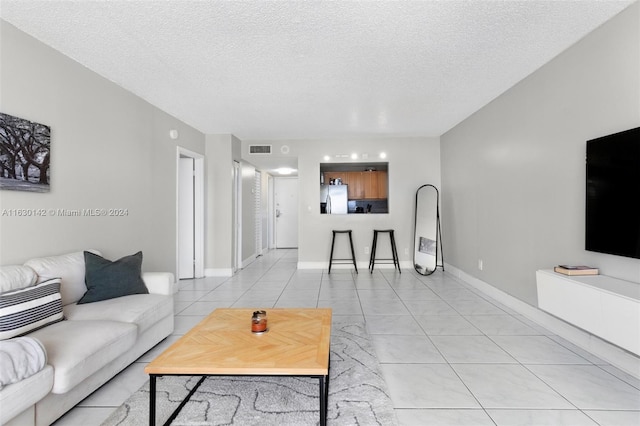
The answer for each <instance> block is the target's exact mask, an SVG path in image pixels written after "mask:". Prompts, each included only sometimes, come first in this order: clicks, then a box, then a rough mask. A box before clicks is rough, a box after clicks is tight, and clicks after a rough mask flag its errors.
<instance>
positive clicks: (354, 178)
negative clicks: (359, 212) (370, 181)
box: [346, 172, 364, 200]
mask: <svg viewBox="0 0 640 426" xmlns="http://www.w3.org/2000/svg"><path fill="white" fill-rule="evenodd" d="M346 175H347V180H348V181H349V183H348V185H349V189H348V193H349V199H350V200H362V199H363V198H364V187H363V186H362V172H346Z"/></svg>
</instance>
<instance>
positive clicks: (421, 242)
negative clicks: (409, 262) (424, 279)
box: [413, 184, 444, 275]
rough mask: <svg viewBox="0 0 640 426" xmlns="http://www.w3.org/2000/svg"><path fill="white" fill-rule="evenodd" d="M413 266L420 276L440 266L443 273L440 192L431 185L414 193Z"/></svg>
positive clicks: (422, 187)
mask: <svg viewBox="0 0 640 426" xmlns="http://www.w3.org/2000/svg"><path fill="white" fill-rule="evenodd" d="M413 229H414V241H413V265H414V268H415V270H416V272H418V273H419V274H421V275H431V274H433V273H434V272H435V270H436V268H438V266H440V267H441V268H442V270H443V271H444V259H443V254H442V233H441V230H440V192H439V191H438V188H436V187H435V186H433V185H430V184H427V185H422V186H421V187H420V188H418V190H417V191H416V208H415V222H414V228H413Z"/></svg>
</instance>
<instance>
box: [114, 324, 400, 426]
mask: <svg viewBox="0 0 640 426" xmlns="http://www.w3.org/2000/svg"><path fill="white" fill-rule="evenodd" d="M329 374H330V377H329V405H328V414H327V424H328V425H360V426H365V425H384V426H388V425H396V424H397V420H396V416H395V413H394V411H393V404H392V402H391V399H390V397H389V392H388V390H387V385H386V383H385V381H384V378H383V377H382V373H381V371H380V366H379V363H378V360H377V358H376V356H375V352H374V349H373V346H372V344H371V341H370V340H369V335H368V333H367V331H366V328H365V325H364V323H363V322H360V323H337V324H336V323H334V324H333V325H332V328H331V368H330V373H329ZM199 379H200V377H199V376H193V377H171V376H167V377H162V378H158V380H157V392H156V420H157V424H159V425H162V424H164V422H165V421H166V419H168V418H169V416H170V415H171V413H172V412H173V411H174V410H175V408H176V407H177V406H178V405H179V404H180V402H181V401H182V400H183V399H184V398H185V397H186V395H187V394H188V393H189V390H191V388H193V386H194V385H195V384H196V383H197V382H198V380H199ZM318 394H319V387H318V380H317V379H311V378H301V377H259V376H258V377H248V376H236V377H208V378H207V379H205V381H204V382H203V383H202V385H200V387H199V388H198V390H197V391H196V392H195V393H194V394H193V395H192V396H191V398H190V399H189V402H187V404H186V405H185V406H184V407H183V408H182V410H181V411H180V414H179V415H178V417H177V418H176V419H175V420H174V421H173V422H172V423H171V424H172V425H174V426H179V425H190V426H196V425H197V426H204V425H242V426H244V425H291V426H302V425H316V424H319V420H320V413H319V405H320V402H319V399H318V398H319V395H318ZM148 423H149V382H147V383H146V384H145V385H144V386H143V387H142V388H140V389H139V390H138V391H136V392H135V393H134V394H133V395H132V396H131V397H130V398H129V399H128V400H127V401H126V402H125V403H124V404H123V405H122V406H120V407H119V408H118V409H117V410H116V411H115V412H114V413H113V414H112V415H111V416H110V417H109V418H108V419H107V420H106V421H105V422H104V423H103V424H102V425H103V426H115V425H123V426H124V425H131V426H138V425H146V424H148Z"/></svg>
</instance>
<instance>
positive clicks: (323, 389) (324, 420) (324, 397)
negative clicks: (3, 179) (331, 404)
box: [318, 376, 328, 426]
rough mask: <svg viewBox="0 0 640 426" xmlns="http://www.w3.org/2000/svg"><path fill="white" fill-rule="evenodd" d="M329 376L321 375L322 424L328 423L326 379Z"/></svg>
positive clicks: (321, 425) (324, 425) (323, 425)
mask: <svg viewBox="0 0 640 426" xmlns="http://www.w3.org/2000/svg"><path fill="white" fill-rule="evenodd" d="M326 378H327V376H320V377H319V378H318V379H319V380H320V426H326V424H327V394H328V393H327V388H328V386H327V383H326V382H325V379H326Z"/></svg>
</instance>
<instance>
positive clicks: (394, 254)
mask: <svg viewBox="0 0 640 426" xmlns="http://www.w3.org/2000/svg"><path fill="white" fill-rule="evenodd" d="M379 233H387V234H389V241H390V243H391V256H392V257H391V259H376V249H377V248H378V234H379ZM376 260H378V261H380V260H383V261H389V260H390V261H392V262H393V265H394V268H397V269H398V272H400V273H402V270H401V269H400V260H399V259H398V249H397V248H396V239H395V237H394V231H393V229H374V230H373V242H372V243H371V256H370V257H369V271H370V272H371V273H373V268H374V267H375V265H376ZM392 262H378V263H392Z"/></svg>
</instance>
